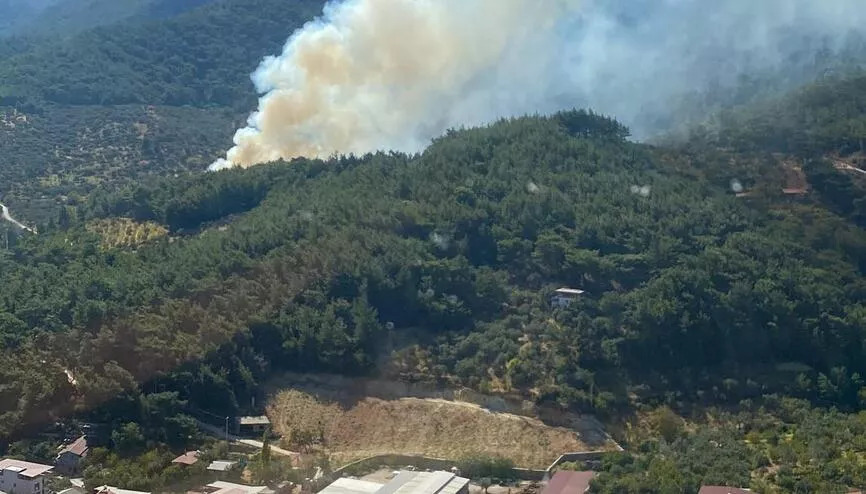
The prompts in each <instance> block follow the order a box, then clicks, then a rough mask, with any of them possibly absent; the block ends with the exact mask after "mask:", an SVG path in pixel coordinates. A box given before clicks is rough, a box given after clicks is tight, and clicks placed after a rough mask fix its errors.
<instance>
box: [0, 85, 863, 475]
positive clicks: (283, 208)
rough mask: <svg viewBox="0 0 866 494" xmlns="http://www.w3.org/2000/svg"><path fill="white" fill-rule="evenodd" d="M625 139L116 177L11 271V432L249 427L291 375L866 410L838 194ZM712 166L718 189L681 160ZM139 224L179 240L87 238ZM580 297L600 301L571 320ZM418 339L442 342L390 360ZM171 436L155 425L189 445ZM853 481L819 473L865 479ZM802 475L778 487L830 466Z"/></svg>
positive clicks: (676, 439) (562, 136) (556, 127)
mask: <svg viewBox="0 0 866 494" xmlns="http://www.w3.org/2000/svg"><path fill="white" fill-rule="evenodd" d="M851 87H853V86H851ZM626 136H627V129H625V128H624V127H622V126H621V125H619V124H618V123H616V122H615V121H613V120H609V119H607V118H605V117H601V116H596V115H593V114H591V113H587V112H583V111H573V112H565V113H561V114H557V115H554V116H551V117H546V118H540V117H534V118H520V119H514V120H508V121H502V122H499V123H497V124H495V125H492V126H490V127H487V128H479V129H470V130H462V131H455V132H451V133H449V134H448V135H446V136H443V137H442V138H440V139H437V140H436V141H435V142H434V143H433V144H432V145H431V146H430V147H429V148H428V149H427V150H426V151H425V152H423V153H422V154H420V155H417V156H407V155H402V154H375V155H368V156H363V157H357V158H353V157H345V158H338V159H334V160H329V161H319V160H296V161H294V162H292V163H277V164H273V165H268V166H261V167H257V168H254V169H250V170H245V171H236V170H231V171H225V172H220V173H212V174H206V175H199V176H185V177H180V178H174V177H170V176H169V177H164V178H153V179H149V180H142V181H141V182H139V183H135V184H129V185H127V186H124V187H116V186H111V187H97V188H96V189H95V190H94V191H93V192H92V193H91V194H89V196H88V197H87V198H86V199H82V200H81V201H79V202H77V203H76V204H75V205H70V206H68V207H66V208H64V209H63V210H62V214H60V215H59V216H58V218H57V219H56V220H55V221H54V222H53V223H52V226H50V227H49V230H48V231H46V232H44V233H43V234H41V235H39V236H38V237H37V236H21V237H20V238H19V239H18V242H17V244H16V245H15V248H14V249H12V250H10V251H8V252H7V254H6V255H5V256H3V257H2V258H0V263H2V264H3V265H2V271H3V273H4V280H5V281H6V283H4V284H3V286H2V288H0V303H2V314H3V318H4V320H3V325H2V334H3V341H4V346H5V350H4V355H3V357H4V359H7V360H8V361H10V362H12V363H13V364H12V365H10V366H6V367H4V368H3V370H2V371H0V372H3V374H4V375H3V378H2V382H4V383H7V384H6V385H5V386H4V388H3V391H2V392H3V397H4V399H0V403H3V404H4V405H3V406H4V409H3V410H0V413H2V415H0V417H2V420H0V424H2V425H3V427H4V429H3V434H4V435H6V436H13V437H14V436H16V435H18V434H20V433H22V432H23V431H27V430H30V429H29V428H31V427H38V426H39V425H40V424H42V423H45V422H47V421H50V420H52V418H53V417H59V416H64V415H66V414H69V413H77V414H83V415H82V416H83V417H86V416H88V414H95V415H94V416H97V417H102V418H103V419H105V420H108V421H109V422H110V423H115V424H116V425H117V427H121V426H124V427H125V425H124V424H127V423H128V422H129V421H131V420H132V421H136V420H137V421H138V422H140V423H141V427H152V426H151V425H148V423H147V421H146V420H145V419H136V418H135V416H134V414H133V415H131V412H130V411H129V410H131V409H129V406H128V405H125V403H128V402H129V400H133V401H137V400H139V398H136V397H137V396H138V395H139V394H141V393H144V394H143V395H142V398H140V399H155V397H151V398H147V397H148V396H151V395H149V394H148V393H149V392H148V391H146V390H149V389H154V388H153V387H151V384H148V383H154V382H155V383H159V389H160V390H162V391H161V392H162V393H169V395H167V396H166V398H165V399H168V400H175V401H176V405H173V406H174V409H175V412H173V413H174V415H172V414H169V415H171V416H177V417H178V418H177V420H180V422H178V424H182V423H183V421H182V420H181V417H182V416H183V412H182V410H185V409H188V408H204V409H207V410H210V411H212V412H213V413H218V414H232V413H237V412H239V411H243V409H244V406H243V405H242V404H244V403H249V398H250V397H252V396H256V395H257V393H259V390H258V385H259V384H260V383H262V382H263V381H264V380H266V379H267V378H268V376H271V375H273V374H274V373H275V372H277V371H280V370H303V371H311V370H321V371H330V372H345V373H352V374H356V373H367V372H381V373H388V374H389V375H393V376H396V377H400V378H403V379H412V380H419V379H421V380H430V381H434V382H439V383H442V384H448V385H465V386H470V387H474V388H476V389H480V390H484V391H490V392H503V393H513V394H518V395H522V396H524V397H526V398H529V399H532V400H535V401H537V402H539V403H542V404H552V405H556V406H562V407H567V408H569V409H572V410H577V411H586V412H593V413H596V414H600V415H602V416H607V417H611V418H613V417H617V416H621V414H623V413H627V412H628V410H631V409H633V408H634V407H635V406H637V407H642V406H649V407H653V406H658V405H668V406H671V407H674V408H676V409H683V407H686V408H685V410H687V409H689V408H693V407H699V406H721V407H724V406H727V405H731V404H736V403H740V402H741V400H756V404H755V405H754V410H758V409H761V410H764V408H761V407H765V406H766V407H769V405H759V404H757V403H763V402H764V401H765V400H768V399H769V398H767V397H768V396H769V395H772V394H776V395H780V396H789V397H798V398H800V399H803V400H806V402H811V403H812V404H814V405H817V406H827V407H835V408H837V409H840V410H844V411H847V412H853V411H856V410H859V409H860V408H861V407H863V406H864V405H866V383H864V381H863V378H862V377H861V376H863V375H866V368H864V361H866V360H864V358H863V357H864V355H863V348H864V337H863V333H862V328H863V327H864V326H866V307H864V305H863V303H862V301H863V300H864V295H866V283H864V279H863V273H864V269H866V258H864V257H863V253H864V252H866V233H864V232H863V231H862V230H861V229H859V228H858V227H856V226H855V225H854V224H852V223H850V222H849V221H848V220H847V219H846V218H845V217H844V216H841V215H839V214H837V213H835V212H834V211H833V210H832V208H830V207H828V206H826V205H825V203H824V202H823V201H822V197H823V195H821V194H814V195H811V196H808V197H804V198H802V199H799V200H794V201H793V202H792V201H791V200H786V199H784V198H783V197H781V196H782V195H781V194H778V197H777V196H772V195H769V196H767V197H764V198H763V199H762V200H756V199H744V198H740V197H737V196H736V195H735V194H734V193H733V192H731V190H730V188H729V185H728V180H730V178H732V177H735V176H736V173H735V172H738V171H741V170H737V169H732V170H729V172H730V173H729V176H728V177H724V176H722V174H723V173H724V172H723V170H725V167H727V166H729V163H730V160H731V158H732V156H731V155H729V154H726V153H724V152H719V151H718V150H717V149H716V148H707V149H706V151H705V152H703V153H702V154H697V153H698V151H696V146H697V145H694V147H692V148H691V149H689V150H684V151H679V150H675V149H670V148H665V149H663V148H653V147H649V146H645V145H641V144H634V143H631V142H628V141H627V140H626V139H625V138H626ZM828 145H829V143H828ZM737 156H739V155H737ZM696 159H701V160H703V161H702V162H700V168H702V169H703V170H704V171H705V174H704V175H702V176H700V177H696V176H695V174H694V173H684V172H683V171H681V168H682V167H683V161H684V160H690V161H692V163H694V161H693V160H696ZM743 159H744V160H746V162H749V163H751V162H752V161H749V159H751V158H749V159H747V157H746V155H743ZM768 159H769V160H770V161H772V160H773V158H772V156H770V157H769V158H768ZM773 163H775V162H773ZM693 166H694V165H693ZM762 166H767V167H770V166H778V163H775V164H772V165H771V164H769V163H764V164H763V165H762ZM836 173H840V172H836ZM636 186H637V187H636ZM853 186H854V187H856V185H853ZM779 187H781V184H779ZM118 217H127V218H131V219H133V220H135V221H137V222H145V221H147V222H154V223H158V224H161V225H163V226H164V227H165V228H166V229H167V231H168V235H167V236H163V237H161V238H157V239H155V240H153V241H151V242H150V243H145V244H143V245H138V246H136V247H135V248H134V249H131V248H123V247H120V248H111V247H106V245H105V243H104V242H103V241H102V240H103V239H101V238H100V237H99V233H97V232H95V231H94V230H93V229H88V228H87V226H88V225H89V224H91V223H92V222H93V221H97V220H100V221H102V220H104V219H106V218H118ZM562 285H567V286H574V287H579V288H582V289H584V290H586V291H587V295H586V296H585V297H584V298H582V299H581V300H579V301H578V303H576V304H574V305H573V306H572V307H570V308H569V309H567V310H557V311H553V310H552V309H551V308H550V307H549V302H548V298H547V297H548V295H549V293H550V292H551V290H552V289H553V288H556V287H558V286H562ZM403 332H406V334H411V335H415V337H417V335H419V334H420V335H426V336H421V337H419V339H418V340H417V342H416V344H415V345H411V346H409V347H403V348H396V347H395V348H393V350H395V351H396V353H395V354H394V355H393V356H391V357H389V356H388V355H387V354H385V355H383V354H382V351H383V348H385V349H387V348H388V346H387V345H386V346H385V347H383V345H382V342H383V341H389V340H400V339H401V333H403ZM403 339H404V338H403ZM383 357H385V358H386V360H387V361H388V363H387V364H385V366H384V367H377V366H376V363H377V362H380V361H381V359H382V358H383ZM64 370H69V371H71V372H72V374H73V375H74V376H75V379H76V383H75V384H74V385H73V384H70V383H69V382H68V380H67V376H66V374H65V373H64ZM13 396H20V397H21V398H20V399H17V400H13V399H11V397H13ZM800 407H801V408H803V407H805V410H807V411H808V410H809V407H808V406H805V405H800ZM777 408H778V406H777ZM124 410H127V411H124ZM749 410H751V409H744V410H743V412H742V413H748V412H749ZM755 413H756V414H757V412H755ZM762 413H766V414H767V415H769V416H775V415H773V414H774V413H777V412H776V411H775V410H774V409H769V411H765V412H762ZM779 413H780V412H779ZM808 413H812V414H815V413H818V414H819V416H820V413H821V412H817V411H811V412H808ZM827 417H829V418H828V419H827V420H832V421H837V420H838V421H841V420H855V419H854V418H853V417H852V418H850V419H848V418H845V417H846V416H845V415H843V414H838V415H828V416H827ZM834 417H838V418H834ZM755 420H758V419H755ZM778 420H780V421H781V420H782V419H778ZM787 420H789V421H791V420H797V421H803V420H806V419H805V418H802V417H799V416H795V417H794V418H793V419H791V418H788V419H787ZM784 423H788V422H784ZM834 424H835V422H834ZM800 426H801V427H806V425H800ZM157 427H158V428H161V429H158V430H161V431H163V432H161V433H158V434H148V435H147V437H151V436H153V437H166V438H168V437H169V436H170V435H171V434H169V433H166V432H164V431H165V429H164V428H165V427H166V425H164V424H158V425H157ZM755 427H756V430H757V431H758V432H757V433H766V434H772V433H773V431H777V430H779V429H778V428H779V427H782V429H785V427H788V426H781V425H779V426H773V427H776V428H775V429H773V428H772V427H770V426H767V427H768V428H760V427H758V426H757V425H756V426H755ZM785 430H786V429H785ZM712 433H713V432H712V431H707V432H706V434H712ZM815 433H816V434H818V433H820V432H815ZM683 434H685V435H682V436H677V435H673V436H670V437H669V438H668V439H670V441H664V440H662V442H661V443H659V442H658V440H656V441H655V442H653V441H650V442H649V443H647V445H646V446H641V449H639V450H636V451H635V453H634V454H635V455H637V456H636V457H634V459H633V460H630V461H633V463H628V464H623V465H619V466H616V465H611V466H609V467H605V468H609V469H610V470H611V472H617V475H616V476H617V477H618V478H622V479H626V480H620V481H617V482H631V483H632V484H630V485H633V486H634V489H639V487H637V486H639V485H643V484H646V483H647V482H650V481H649V480H647V479H648V477H646V476H645V475H644V474H643V473H640V472H644V471H649V472H654V471H655V470H654V469H658V468H663V467H665V465H662V466H658V465H657V461H660V460H655V459H653V458H655V457H656V455H664V457H667V458H669V457H671V455H674V454H675V453H672V451H673V452H676V451H680V454H683V455H685V454H686V453H687V451H688V450H689V447H688V444H689V441H692V442H694V441H700V440H701V439H700V436H698V437H697V438H695V437H691V436H689V435H688V434H686V433H683ZM854 437H862V434H861V433H856V435H855V436H854ZM166 440H167V439H166ZM836 441H837V442H839V441H841V443H840V444H838V445H836V446H834V447H836V448H838V450H839V451H851V452H854V453H857V452H863V449H862V445H861V444H859V443H858V442H857V441H855V440H851V441H845V440H843V439H838V440H836ZM834 444H835V443H834ZM831 453H832V452H831ZM831 453H827V454H831ZM766 454H768V455H771V456H770V457H771V459H773V461H776V459H775V457H773V456H772V455H775V454H776V453H775V450H773V452H771V453H766ZM780 454H781V453H780ZM798 454H799V453H798ZM802 454H806V455H809V454H812V452H811V451H810V452H808V453H802ZM816 454H817V453H816ZM839 454H842V453H839ZM843 456H844V455H843ZM744 458H746V459H748V458H750V457H749V456H746V457H744ZM793 458H794V459H793V460H791V461H794V462H795V463H796V461H798V460H799V459H800V458H801V457H799V456H795V457H793ZM741 460H742V459H739V460H738V461H741ZM616 461H625V460H616ZM675 461H679V460H675ZM683 461H685V459H684V460H683ZM755 461H756V462H758V463H756V464H755V465H752V464H751V463H750V464H748V465H746V464H745V463H741V464H740V465H739V466H738V467H736V468H734V467H732V470H731V473H730V476H728V477H726V479H728V481H730V482H736V481H741V480H742V479H743V478H744V477H743V475H746V474H747V473H748V472H749V471H752V469H753V468H760V461H759V460H755ZM761 461H762V460H761ZM777 463H778V462H777ZM840 468H841V467H840ZM645 469H649V470H645ZM701 471H702V470H701V469H700V467H699V466H695V467H694V475H695V477H689V478H688V479H685V480H682V482H686V483H687V484H688V485H690V486H691V485H693V484H694V483H695V482H697V480H696V479H698V480H705V478H704V477H701V475H702V474H701ZM847 471H848V470H844V469H843V471H842V472H843V473H840V474H839V475H836V476H831V477H828V476H827V475H825V474H823V473H821V474H820V475H821V478H820V480H821V481H822V482H827V483H828V484H827V485H843V484H846V483H851V484H852V485H853V483H854V482H855V480H856V479H855V478H853V477H852V478H851V479H853V480H848V479H849V477H845V476H844V475H847V474H844V472H847ZM622 472H635V473H633V474H629V475H630V476H624V475H621V474H620V473H622ZM744 472H746V473H745V474H744ZM785 472H787V473H786V475H788V476H787V477H784V478H783V476H781V473H775V474H773V475H774V477H772V479H770V480H767V482H776V483H779V485H782V483H783V482H788V483H790V482H794V483H796V482H800V481H805V480H804V479H812V476H813V475H816V474H815V473H814V472H812V471H809V472H803V471H800V470H797V469H795V470H793V471H791V472H788V471H785ZM717 473H718V472H717ZM843 474H844V475H843ZM719 475H721V474H719ZM725 475H727V474H725ZM605 478H606V477H605V476H604V475H603V476H602V477H601V480H600V482H602V483H603V482H605V480H604V479H605ZM746 478H748V477H746ZM627 479H631V480H627ZM774 479H775V480H774ZM811 481H814V479H813V480H811ZM672 482H673V480H672ZM857 482H859V480H857ZM642 483H643V484H642ZM650 483H651V482H650ZM600 485H604V484H600ZM611 485H613V484H611ZM610 489H614V487H610ZM629 489H631V487H630V488H629ZM602 492H607V491H602ZM610 492H614V491H610ZM617 492H623V491H617ZM624 492H639V491H638V490H626V491H624ZM640 492H644V491H640ZM659 492H667V491H664V490H661V491H659ZM687 492H692V491H687ZM807 492H819V491H807Z"/></svg>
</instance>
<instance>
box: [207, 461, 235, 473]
mask: <svg viewBox="0 0 866 494" xmlns="http://www.w3.org/2000/svg"><path fill="white" fill-rule="evenodd" d="M236 464H237V462H236V461H228V460H216V461H212V462H211V464H210V465H208V466H207V469H208V470H210V471H212V472H226V471H228V470H231V469H232V467H234V466H235V465H236Z"/></svg>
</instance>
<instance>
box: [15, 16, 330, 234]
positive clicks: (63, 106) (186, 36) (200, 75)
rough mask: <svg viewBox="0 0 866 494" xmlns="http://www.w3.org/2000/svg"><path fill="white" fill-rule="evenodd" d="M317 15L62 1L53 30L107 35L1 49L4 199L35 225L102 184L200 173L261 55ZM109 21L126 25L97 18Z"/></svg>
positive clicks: (237, 119) (233, 118)
mask: <svg viewBox="0 0 866 494" xmlns="http://www.w3.org/2000/svg"><path fill="white" fill-rule="evenodd" d="M321 6H322V2H321V1H319V0H310V1H307V0H304V1H297V2H295V1H293V2H288V3H287V2H283V1H280V0H255V2H250V1H247V0H220V1H216V2H204V1H201V0H186V1H182V2H177V1H174V0H173V1H171V2H166V1H163V0H128V1H125V2H104V1H102V0H64V1H63V2H62V3H60V4H58V5H56V6H54V7H56V9H53V10H52V9H47V10H46V11H45V12H44V13H43V15H45V16H48V15H49V12H50V13H51V15H55V16H59V17H62V19H60V20H58V22H60V21H63V22H73V20H74V19H79V18H80V19H85V20H89V21H99V22H102V23H104V24H106V26H105V27H101V28H98V29H91V30H83V28H82V29H72V31H76V30H83V32H81V33H79V34H75V35H72V36H71V37H64V36H60V35H59V33H61V32H66V31H64V30H63V29H60V28H59V27H58V28H57V29H58V30H55V32H54V35H52V36H39V35H38V33H36V34H33V35H31V36H28V37H11V38H5V39H3V40H2V42H0V198H2V200H3V201H4V202H5V203H7V204H10V205H11V206H12V207H13V208H14V210H15V211H17V212H18V213H19V214H23V215H24V217H25V218H26V219H28V220H29V221H30V222H32V223H36V224H43V223H47V222H49V221H50V220H51V219H52V218H56V216H57V214H58V211H59V210H60V209H61V208H62V207H64V206H66V205H68V204H74V203H75V201H76V200H77V199H76V198H78V197H81V196H83V195H86V194H87V193H88V192H89V191H90V190H91V189H92V188H93V187H94V186H95V185H98V184H106V183H111V184H119V183H125V182H126V181H130V180H137V179H138V178H139V177H141V176H145V175H150V174H165V173H186V172H190V171H193V172H196V173H198V172H201V171H202V170H204V168H205V167H206V166H207V164H208V163H210V162H212V161H213V160H214V159H215V158H216V157H217V155H218V154H219V149H220V148H221V147H223V146H225V143H226V142H227V141H228V140H229V138H230V136H231V134H232V131H233V130H234V129H235V128H237V126H238V125H239V124H240V123H241V122H243V119H244V118H245V117H246V111H247V110H248V108H249V107H251V106H252V105H253V104H254V102H255V94H254V91H253V87H252V83H251V82H250V80H249V74H250V72H251V71H252V70H253V69H255V67H256V66H257V64H258V63H259V61H260V59H261V56H262V54H265V53H271V52H275V51H277V50H279V48H280V47H281V46H282V44H283V42H284V41H285V36H286V32H288V31H291V30H292V29H293V28H294V27H298V26H300V25H302V24H303V23H304V22H306V21H308V20H310V19H312V18H313V17H314V16H315V15H316V14H318V13H320V11H321ZM106 9H108V10H112V11H113V12H115V13H121V12H125V14H124V15H123V16H121V17H123V19H120V17H118V16H115V15H114V14H111V13H109V12H104V13H103V14H100V15H96V13H98V12H102V11H103V10H106ZM133 11H135V12H139V13H140V14H135V15H133V14H132V12H133ZM64 12H65V13H64ZM255 12H269V13H270V14H269V15H266V16H260V15H253V14H252V13H255ZM67 14H68V15H67ZM127 14H129V15H127ZM158 18H168V19H167V20H160V21H158V22H157V21H155V20H154V19H158ZM121 21H122V22H121ZM52 22H54V21H52V20H50V19H44V20H42V21H40V25H42V26H46V25H52V24H51V23H52Z"/></svg>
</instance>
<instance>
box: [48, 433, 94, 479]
mask: <svg viewBox="0 0 866 494" xmlns="http://www.w3.org/2000/svg"><path fill="white" fill-rule="evenodd" d="M87 451H88V447H87V438H86V437H85V436H81V437H79V438H78V439H76V440H75V441H73V442H72V443H70V444H68V445H66V446H65V447H64V448H63V449H61V450H60V452H59V453H58V454H57V458H55V459H54V468H55V469H56V470H57V471H58V472H60V473H62V474H64V475H77V474H79V473H80V472H81V460H83V459H84V457H85V456H87Z"/></svg>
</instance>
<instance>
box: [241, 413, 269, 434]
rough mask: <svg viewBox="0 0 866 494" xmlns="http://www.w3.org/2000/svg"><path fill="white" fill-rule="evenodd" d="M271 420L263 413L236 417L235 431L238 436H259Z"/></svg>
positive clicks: (266, 428)
mask: <svg viewBox="0 0 866 494" xmlns="http://www.w3.org/2000/svg"><path fill="white" fill-rule="evenodd" d="M270 426H271V421H270V420H269V419H268V418H267V417H265V416H264V415H260V416H255V417H238V418H237V420H236V422H235V433H236V434H238V435H239V436H261V435H262V434H263V433H264V432H265V431H266V430H268V427H270Z"/></svg>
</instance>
